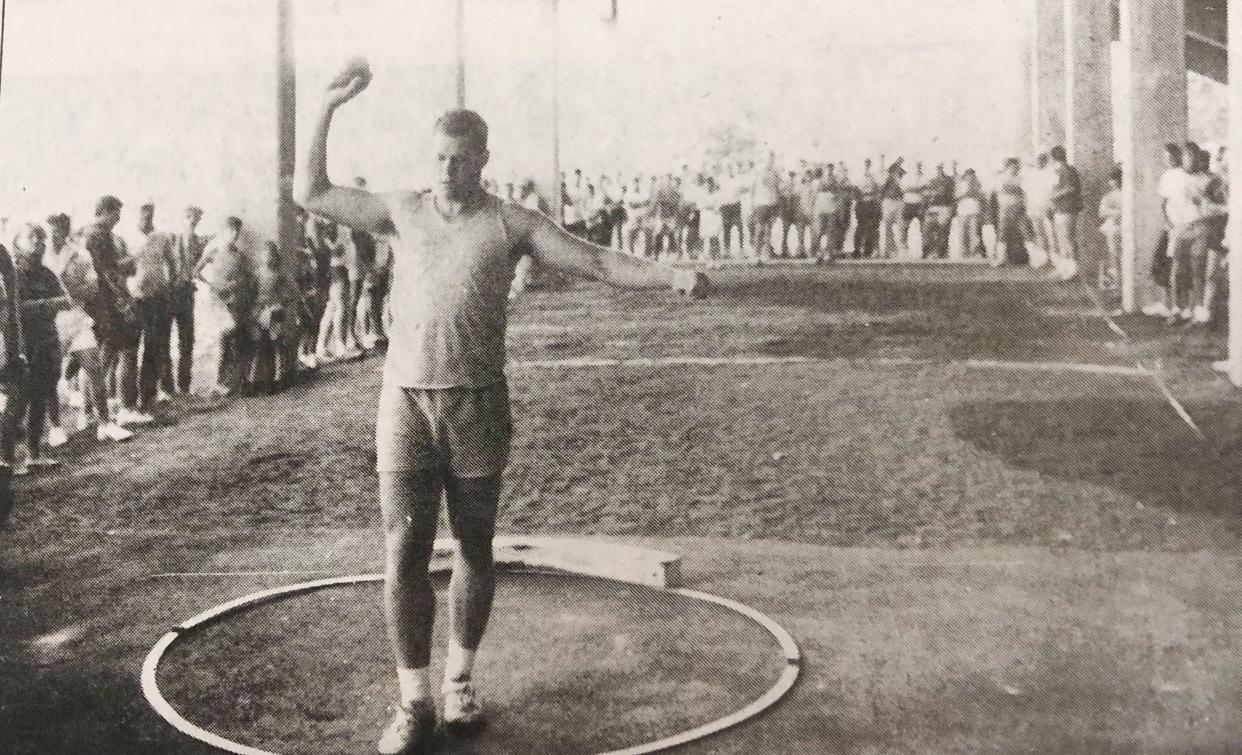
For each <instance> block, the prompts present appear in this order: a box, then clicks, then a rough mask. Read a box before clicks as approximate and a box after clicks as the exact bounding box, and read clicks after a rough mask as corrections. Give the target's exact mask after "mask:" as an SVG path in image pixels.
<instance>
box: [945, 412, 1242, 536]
mask: <svg viewBox="0 0 1242 755" xmlns="http://www.w3.org/2000/svg"><path fill="white" fill-rule="evenodd" d="M1187 408H1188V411H1189V413H1190V414H1191V416H1192V417H1195V418H1197V419H1198V420H1199V423H1200V424H1201V426H1202V428H1203V430H1204V432H1205V434H1206V435H1207V436H1208V438H1209V440H1208V442H1206V443H1204V442H1202V441H1200V440H1199V439H1198V438H1196V437H1195V436H1194V435H1193V434H1192V433H1191V431H1190V429H1189V428H1188V427H1187V426H1185V425H1184V424H1182V423H1181V422H1180V420H1179V419H1178V418H1177V416H1176V414H1174V411H1173V409H1172V407H1171V406H1169V405H1168V404H1167V403H1165V402H1164V401H1162V400H1160V399H1159V398H1153V399H1151V400H1147V401H1144V400H1138V399H1113V400H1110V399H1108V398H1107V397H1103V396H1091V397H1083V398H1074V399H1066V400H1051V401H1003V402H984V403H967V404H961V405H958V406H956V407H954V408H952V409H951V410H950V412H949V417H950V421H951V423H952V426H953V430H954V433H955V435H956V436H957V437H958V438H960V439H962V440H965V441H968V442H970V443H972V444H973V445H975V446H977V447H978V448H980V449H982V450H984V451H986V452H988V453H991V454H994V455H996V456H998V457H1000V458H1002V459H1003V460H1004V461H1005V462H1006V463H1008V464H1010V465H1013V466H1016V467H1020V468H1024V469H1030V470H1035V471H1038V472H1040V473H1041V474H1046V475H1052V476H1054V477H1058V478H1061V479H1065V480H1069V481H1073V482H1080V483H1081V482H1085V483H1090V484H1094V485H1102V486H1106V487H1109V488H1112V489H1114V490H1117V491H1120V492H1122V493H1124V494H1125V495H1127V496H1129V497H1131V498H1133V499H1134V500H1136V501H1139V502H1141V503H1142V504H1144V505H1146V506H1155V507H1160V508H1163V509H1166V510H1168V511H1169V512H1171V513H1181V514H1196V515H1205V516H1211V517H1220V518H1221V520H1222V521H1223V522H1224V523H1226V526H1228V527H1231V528H1236V527H1237V526H1238V521H1237V515H1238V513H1239V504H1242V405H1239V404H1238V403H1236V402H1232V403H1226V402H1222V403H1219V404H1214V405H1202V404H1201V405H1191V406H1189V407H1187Z"/></svg>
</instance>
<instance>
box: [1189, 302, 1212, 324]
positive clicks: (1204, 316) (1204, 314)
mask: <svg viewBox="0 0 1242 755" xmlns="http://www.w3.org/2000/svg"><path fill="white" fill-rule="evenodd" d="M1193 319H1194V321H1195V322H1197V323H1199V324H1200V325H1206V324H1207V323H1208V322H1209V321H1211V319H1212V313H1211V311H1210V310H1208V308H1207V307H1206V306H1204V305H1202V304H1200V305H1199V306H1197V307H1195V309H1194V314H1193Z"/></svg>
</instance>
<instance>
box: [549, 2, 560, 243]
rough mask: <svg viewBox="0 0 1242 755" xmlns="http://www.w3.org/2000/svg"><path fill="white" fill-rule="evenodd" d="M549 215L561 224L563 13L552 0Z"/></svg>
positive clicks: (558, 5)
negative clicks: (550, 183) (550, 180)
mask: <svg viewBox="0 0 1242 755" xmlns="http://www.w3.org/2000/svg"><path fill="white" fill-rule="evenodd" d="M548 205H549V213H550V214H551V215H552V219H553V220H554V221H556V224H557V225H560V224H561V220H562V218H563V216H562V214H561V12H560V3H559V2H558V0H552V186H551V190H550V191H549V192H548Z"/></svg>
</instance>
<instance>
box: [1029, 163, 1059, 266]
mask: <svg viewBox="0 0 1242 755" xmlns="http://www.w3.org/2000/svg"><path fill="white" fill-rule="evenodd" d="M1022 175H1023V178H1024V179H1025V184H1026V185H1025V186H1024V187H1023V188H1024V189H1025V192H1026V214H1027V218H1029V220H1030V233H1029V236H1030V238H1029V239H1028V241H1029V242H1030V244H1031V245H1032V246H1035V247H1037V248H1038V251H1037V252H1036V253H1035V254H1034V255H1033V256H1032V260H1031V266H1032V267H1042V266H1043V265H1042V264H1041V263H1046V262H1047V261H1048V260H1049V259H1050V258H1051V255H1052V254H1053V252H1054V251H1056V250H1055V248H1054V247H1055V243H1054V242H1053V238H1054V234H1053V232H1052V197H1051V192H1052V184H1051V182H1050V181H1049V173H1048V153H1046V152H1041V153H1039V156H1038V157H1036V158H1035V165H1034V167H1033V168H1032V169H1030V170H1026V171H1023V174H1022Z"/></svg>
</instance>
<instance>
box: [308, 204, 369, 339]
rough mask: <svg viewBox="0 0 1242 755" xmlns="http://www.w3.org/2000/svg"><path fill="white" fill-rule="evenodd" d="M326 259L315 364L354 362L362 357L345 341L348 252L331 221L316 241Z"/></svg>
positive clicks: (348, 331)
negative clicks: (324, 294)
mask: <svg viewBox="0 0 1242 755" xmlns="http://www.w3.org/2000/svg"><path fill="white" fill-rule="evenodd" d="M320 244H321V246H322V247H323V248H325V249H326V250H327V251H328V255H329V263H328V266H329V271H330V272H329V279H328V300H327V304H326V306H325V307H324V310H323V317H322V318H321V319H320V322H319V348H318V354H319V361H320V362H331V361H333V360H335V359H356V358H358V357H359V356H362V353H361V352H359V351H357V350H356V349H354V348H353V347H352V345H351V344H350V340H349V333H350V330H351V328H350V325H351V324H350V322H349V320H348V315H347V313H348V309H347V306H348V305H347V301H346V300H347V299H348V297H349V261H348V256H349V248H348V242H347V240H346V238H345V234H343V233H341V232H340V229H339V227H338V226H337V225H336V223H334V222H332V221H327V222H326V223H325V224H324V226H323V237H322V239H321V241H320Z"/></svg>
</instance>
